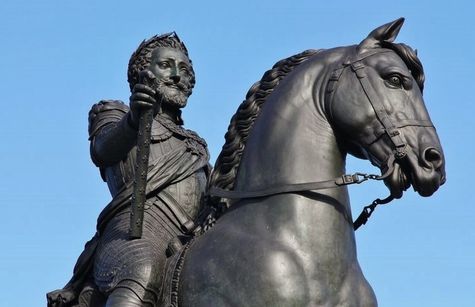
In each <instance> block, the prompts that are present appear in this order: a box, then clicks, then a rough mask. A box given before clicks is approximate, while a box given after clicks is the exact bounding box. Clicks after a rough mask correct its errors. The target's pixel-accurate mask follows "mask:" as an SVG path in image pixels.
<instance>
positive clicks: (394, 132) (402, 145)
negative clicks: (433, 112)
mask: <svg viewBox="0 0 475 307" xmlns="http://www.w3.org/2000/svg"><path fill="white" fill-rule="evenodd" d="M351 70H352V71H353V72H354V73H355V74H356V76H357V78H358V80H359V82H360V84H361V87H362V88H363V91H364V92H365V94H366V97H367V98H368V100H369V102H370V104H371V105H372V106H373V109H374V112H375V113H376V116H377V117H378V119H379V122H380V123H381V125H383V127H384V129H385V131H386V134H387V135H388V136H389V138H390V139H391V142H392V143H393V145H394V149H395V151H396V152H395V155H396V158H397V159H401V158H403V157H404V156H406V154H407V153H406V146H407V144H406V142H405V141H404V140H403V138H402V135H401V132H400V131H399V129H398V127H397V126H396V125H394V124H393V123H392V121H391V119H390V118H389V115H388V113H387V112H386V109H385V108H384V105H383V103H382V101H381V99H380V98H379V97H378V94H377V93H376V91H375V90H374V88H373V86H372V85H371V83H370V82H369V80H368V78H367V75H366V71H365V65H364V64H363V63H362V61H361V60H357V61H355V62H353V63H351Z"/></svg>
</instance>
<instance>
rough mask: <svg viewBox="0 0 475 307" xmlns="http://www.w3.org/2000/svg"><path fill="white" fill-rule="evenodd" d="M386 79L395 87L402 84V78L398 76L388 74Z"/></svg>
mask: <svg viewBox="0 0 475 307" xmlns="http://www.w3.org/2000/svg"><path fill="white" fill-rule="evenodd" d="M387 81H388V82H389V83H390V84H391V85H393V86H396V87H401V86H402V79H401V77H399V76H396V75H391V76H389V78H388V79H387Z"/></svg>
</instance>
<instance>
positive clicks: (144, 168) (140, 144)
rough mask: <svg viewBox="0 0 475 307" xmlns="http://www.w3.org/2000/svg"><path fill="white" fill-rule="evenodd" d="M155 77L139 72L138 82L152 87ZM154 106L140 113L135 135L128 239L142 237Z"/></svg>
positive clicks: (145, 72)
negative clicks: (135, 153)
mask: <svg viewBox="0 0 475 307" xmlns="http://www.w3.org/2000/svg"><path fill="white" fill-rule="evenodd" d="M154 78H155V76H154V75H153V73H152V72H150V71H148V70H144V71H141V72H140V74H139V82H140V83H141V84H144V85H147V86H150V87H152V86H153V81H154ZM154 109H155V106H154V107H152V108H147V109H143V110H142V111H141V112H140V117H139V128H138V133H137V156H136V157H137V158H136V165H135V178H134V191H133V194H132V204H131V208H130V228H129V239H131V240H132V239H139V238H141V237H142V229H143V217H144V204H145V201H146V194H145V191H146V187H147V173H148V158H149V154H150V136H151V132H152V121H153V113H154Z"/></svg>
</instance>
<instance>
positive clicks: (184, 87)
mask: <svg viewBox="0 0 475 307" xmlns="http://www.w3.org/2000/svg"><path fill="white" fill-rule="evenodd" d="M154 85H155V86H156V87H157V88H160V87H163V86H167V87H176V88H178V89H179V90H181V91H182V92H188V91H189V90H190V83H189V82H187V81H183V80H180V81H179V82H174V81H173V80H170V79H155V80H154Z"/></svg>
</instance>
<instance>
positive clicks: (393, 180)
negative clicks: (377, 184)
mask: <svg viewBox="0 0 475 307" xmlns="http://www.w3.org/2000/svg"><path fill="white" fill-rule="evenodd" d="M405 169H406V168H405V167H402V166H401V164H400V163H399V162H395V163H394V168H393V171H392V173H391V174H389V176H388V177H386V178H385V179H384V184H385V185H386V186H387V187H388V188H389V191H390V192H391V195H392V196H393V197H394V198H401V197H402V194H403V193H404V191H406V190H407V189H409V187H410V186H411V184H412V176H411V175H410V172H407V171H406V170H405Z"/></svg>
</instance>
